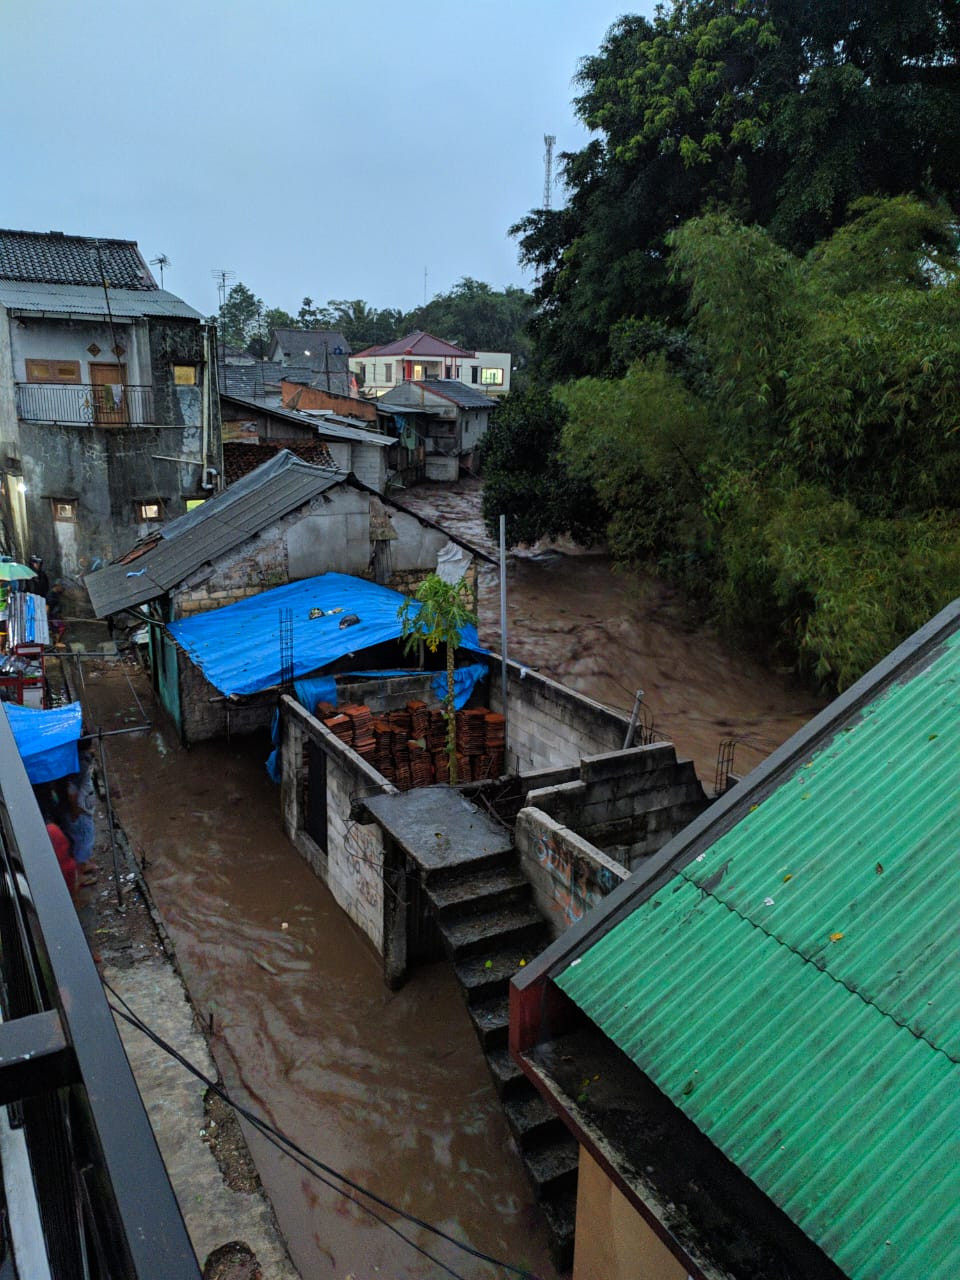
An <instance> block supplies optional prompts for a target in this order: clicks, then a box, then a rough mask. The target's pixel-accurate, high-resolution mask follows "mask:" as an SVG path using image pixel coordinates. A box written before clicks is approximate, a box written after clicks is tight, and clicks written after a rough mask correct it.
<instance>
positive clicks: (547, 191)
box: [543, 133, 557, 209]
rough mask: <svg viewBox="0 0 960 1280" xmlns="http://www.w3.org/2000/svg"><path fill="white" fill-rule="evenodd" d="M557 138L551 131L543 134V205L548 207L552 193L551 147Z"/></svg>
mask: <svg viewBox="0 0 960 1280" xmlns="http://www.w3.org/2000/svg"><path fill="white" fill-rule="evenodd" d="M556 141H557V139H556V137H555V135H554V134H552V133H545V134H544V135H543V145H544V147H545V148H546V150H545V151H544V153H543V207H544V209H549V208H550V200H551V197H552V195H553V148H554V144H555V143H556Z"/></svg>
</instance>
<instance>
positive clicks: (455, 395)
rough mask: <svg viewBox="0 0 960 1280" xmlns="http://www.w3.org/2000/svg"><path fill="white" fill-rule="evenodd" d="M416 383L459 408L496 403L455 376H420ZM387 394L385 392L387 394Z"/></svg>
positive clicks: (489, 406) (482, 407)
mask: <svg viewBox="0 0 960 1280" xmlns="http://www.w3.org/2000/svg"><path fill="white" fill-rule="evenodd" d="M416 385H417V386H418V387H425V388H426V389H427V391H433V392H435V393H436V394H437V395H440V396H443V397H444V398H445V399H447V400H452V401H453V402H454V404H458V405H459V406H460V408H461V409H495V408H496V407H497V403H498V402H497V401H496V400H494V399H493V397H492V396H487V395H484V394H483V392H482V391H476V390H475V389H474V388H473V387H471V386H469V385H468V384H467V383H465V382H460V381H459V379H457V378H422V379H421V380H420V381H419V382H418V383H417V384H416ZM389 394H390V393H389V392H387V395H389Z"/></svg>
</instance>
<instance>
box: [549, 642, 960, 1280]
mask: <svg viewBox="0 0 960 1280" xmlns="http://www.w3.org/2000/svg"><path fill="white" fill-rule="evenodd" d="M958 713H960V638H958V637H957V636H956V635H955V636H954V637H953V638H952V639H951V640H949V641H948V642H947V644H946V646H945V648H944V649H943V650H942V651H941V652H940V653H939V654H938V655H937V656H935V657H933V658H932V659H929V660H927V661H926V663H925V664H924V665H923V666H922V668H921V669H920V670H918V671H916V672H914V673H912V674H911V675H910V676H909V677H908V678H906V679H904V680H902V681H901V682H900V683H897V684H894V685H893V686H892V687H890V688H888V689H887V690H886V691H885V692H884V693H883V694H882V695H881V696H880V697H879V698H878V699H877V700H876V701H874V702H873V703H872V704H871V705H869V706H868V707H867V708H866V710H865V711H864V712H863V713H862V714H861V715H860V716H859V717H857V718H855V719H852V720H851V721H850V722H849V723H848V724H847V725H846V726H845V728H844V729H843V730H842V731H841V732H839V733H838V734H836V736H835V737H833V739H832V740H831V741H830V742H829V743H828V744H827V745H825V746H824V747H823V748H822V749H820V750H819V751H817V752H816V754H814V755H812V756H811V758H810V759H809V760H808V761H806V762H805V764H804V765H803V767H801V768H800V769H799V770H798V771H797V772H796V774H795V775H794V776H793V777H791V778H790V779H789V780H787V781H786V782H784V783H783V784H782V785H780V786H779V787H777V788H776V789H775V790H774V791H773V792H772V794H770V795H769V797H768V798H767V799H766V800H764V801H763V803H762V804H760V805H759V806H757V807H756V808H754V809H753V810H751V811H750V812H749V813H748V814H746V815H745V816H744V817H743V818H742V819H741V820H740V821H739V822H738V823H737V824H736V825H735V826H734V827H733V828H732V829H731V830H730V831H728V832H727V833H726V834H725V835H723V836H721V837H720V838H718V839H717V840H716V841H715V842H714V843H713V844H712V845H711V846H710V847H709V848H708V849H707V850H706V851H705V852H704V853H702V854H700V855H699V857H698V858H697V859H696V860H695V861H693V862H691V863H688V864H687V865H686V866H685V867H684V868H683V869H682V870H680V871H679V872H678V873H677V874H676V875H675V876H674V877H673V878H672V879H671V880H669V881H668V882H667V883H666V885H665V886H664V887H662V888H661V889H659V890H658V891H657V892H656V893H654V894H653V895H652V896H651V897H649V898H648V899H647V900H645V901H643V902H642V903H640V905H638V906H637V907H636V909H635V910H634V911H633V912H632V913H631V914H630V915H629V916H628V917H627V918H626V919H625V920H623V921H622V922H621V923H620V924H618V925H616V926H614V927H613V928H612V929H611V930H610V931H609V932H608V933H607V934H606V935H605V936H603V937H602V938H601V939H600V940H599V941H598V942H597V943H595V944H594V945H593V946H592V947H591V948H589V950H587V951H586V953H585V954H584V955H583V956H582V957H580V958H579V959H577V960H575V961H573V963H572V964H571V965H570V966H569V967H567V968H566V969H565V970H564V972H563V973H562V974H560V975H559V977H558V978H557V982H558V984H559V985H560V986H561V987H562V988H563V989H564V990H565V991H566V992H567V993H568V994H569V995H570V996H571V997H572V999H574V1000H575V1001H576V1003H577V1004H578V1005H579V1006H580V1007H581V1008H582V1009H584V1010H585V1011H586V1012H587V1013H588V1014H589V1016H590V1017H591V1018H592V1019H593V1021H594V1022H595V1023H596V1024H597V1025H598V1026H599V1027H600V1028H601V1029H602V1030H603V1031H604V1032H605V1034H606V1035H607V1036H609V1037H610V1039H612V1040H613V1041H614V1042H615V1043H616V1044H617V1045H618V1046H619V1047H620V1048H621V1049H622V1050H623V1051H624V1052H625V1053H626V1054H628V1056H629V1057H630V1058H631V1059H632V1060H633V1061H634V1062H635V1063H636V1064H637V1065H638V1066H639V1067H640V1068H641V1070H643V1071H644V1072H645V1073H646V1074H647V1075H648V1076H649V1077H650V1078H651V1079H653V1080H654V1081H655V1083H656V1084H657V1086H658V1087H659V1088H660V1089H661V1090H663V1092H664V1093H666V1094H667V1095H668V1096H669V1097H670V1098H671V1099H672V1101H673V1102H674V1103H675V1104H676V1106H677V1107H679V1108H680V1109H681V1110H682V1111H684V1112H685V1113H686V1114H687V1115H688V1116H689V1117H690V1118H691V1119H692V1120H693V1121H694V1122H695V1123H696V1124H697V1125H698V1126H699V1128H700V1129H701V1130H702V1131H703V1132H704V1133H705V1134H706V1135H707V1136H708V1137H709V1138H710V1139H711V1140H712V1141H713V1142H714V1143H715V1144H716V1145H717V1146H718V1147H719V1148H720V1149H721V1150H722V1151H723V1152H724V1153H725V1154H726V1155H727V1156H728V1157H729V1158H730V1159H731V1160H733V1161H734V1162H735V1163H736V1164H737V1165H738V1166H739V1167H740V1168H741V1169H742V1170H743V1171H744V1173H746V1174H747V1175H748V1176H749V1177H750V1178H752V1179H753V1181H754V1182H756V1183H757V1185H758V1186H760V1187H761V1188H762V1189H763V1190H764V1191H765V1192H766V1193H767V1194H768V1195H769V1196H770V1197H771V1198H772V1199H773V1200H774V1201H775V1202H776V1203H777V1204H778V1205H780V1207H781V1208H782V1209H783V1210H784V1211H785V1212H786V1213H787V1214H789V1216H790V1217H791V1218H792V1219H793V1220H794V1221H795V1222H796V1223H797V1224H798V1225H799V1226H800V1227H801V1228H802V1229H803V1230H804V1231H805V1232H806V1233H807V1234H808V1235H809V1236H810V1237H811V1238H812V1239H813V1240H815V1241H816V1243H817V1244H818V1245H819V1246H820V1247H821V1248H822V1249H823V1250H824V1251H825V1252H826V1253H827V1254H828V1255H829V1256H830V1257H832V1258H833V1259H834V1260H835V1261H836V1262H837V1264H838V1265H839V1266H840V1267H842V1268H843V1269H844V1270H845V1271H846V1272H847V1274H849V1275H850V1276H852V1277H867V1276H880V1275H882V1276H884V1277H890V1278H891V1280H892V1278H897V1280H900V1278H901V1277H902V1278H903V1280H906V1278H907V1277H911V1280H912V1278H913V1277H917V1276H924V1277H938V1276H943V1277H947V1276H950V1277H952V1276H954V1275H958V1274H960V1220H958V1205H960V1066H958V1062H960V1016H958V1015H960V982H958V980H957V968H956V966H957V957H958V953H960V856H958V852H957V850H958V848H960V799H958V790H957V773H958V770H957V762H958V760H960V714H958Z"/></svg>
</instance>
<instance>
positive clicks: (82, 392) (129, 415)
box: [16, 381, 156, 427]
mask: <svg viewBox="0 0 960 1280" xmlns="http://www.w3.org/2000/svg"><path fill="white" fill-rule="evenodd" d="M16 391H17V417H18V418H19V419H20V421H21V422H48V423H51V424H55V425H64V426H98V427H139V426H151V425H153V424H155V423H156V412H155V407H154V394H153V387H147V386H133V385H131V384H130V383H126V382H122V381H120V382H97V383H83V382H75V383H66V382H18V383H17V384H16Z"/></svg>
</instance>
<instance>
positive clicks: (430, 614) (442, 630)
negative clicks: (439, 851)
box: [397, 573, 477, 787]
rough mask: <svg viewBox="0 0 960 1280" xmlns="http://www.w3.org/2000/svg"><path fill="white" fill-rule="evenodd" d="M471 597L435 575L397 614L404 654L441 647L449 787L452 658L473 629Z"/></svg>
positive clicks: (453, 759) (453, 745)
mask: <svg viewBox="0 0 960 1280" xmlns="http://www.w3.org/2000/svg"><path fill="white" fill-rule="evenodd" d="M471 604H472V596H471V593H470V589H469V587H468V586H467V583H466V580H465V579H464V578H461V579H460V581H459V582H446V581H444V579H443V578H441V577H440V575H439V574H437V573H431V574H428V575H427V577H426V578H424V580H423V581H422V582H421V583H420V585H419V587H418V588H417V591H416V595H415V596H414V597H413V598H412V599H411V598H410V597H408V598H407V599H406V600H404V602H403V604H402V605H401V606H400V608H399V609H398V611H397V616H398V617H399V619H400V621H401V623H402V624H403V635H404V636H405V637H406V642H407V643H406V652H407V653H409V652H410V650H411V649H412V648H413V647H414V645H416V644H418V643H419V642H421V641H422V642H423V643H424V644H425V645H426V646H427V648H428V649H429V650H430V652H431V653H436V652H437V650H438V649H439V648H440V646H441V645H443V646H444V648H445V650H446V663H447V693H446V697H445V699H444V715H445V717H446V721H447V759H448V760H449V762H450V784H451V786H454V787H455V786H456V785H457V712H456V708H455V706H454V677H453V673H454V654H455V651H456V649H457V646H458V645H459V644H460V641H461V639H462V638H463V631H464V628H465V627H467V626H470V625H473V626H476V622H477V617H476V614H475V613H473V612H472V610H471V608H470V605H471Z"/></svg>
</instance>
